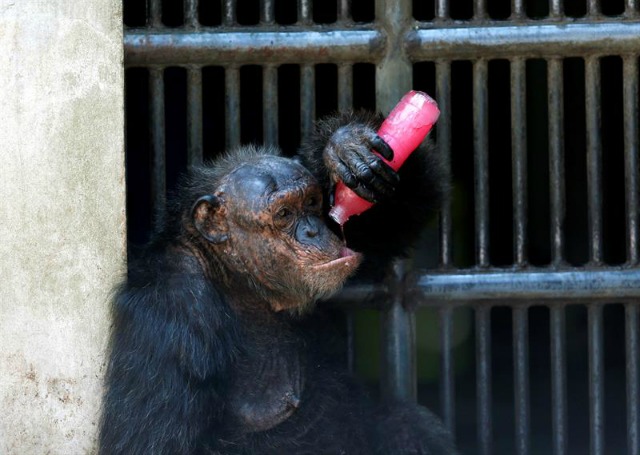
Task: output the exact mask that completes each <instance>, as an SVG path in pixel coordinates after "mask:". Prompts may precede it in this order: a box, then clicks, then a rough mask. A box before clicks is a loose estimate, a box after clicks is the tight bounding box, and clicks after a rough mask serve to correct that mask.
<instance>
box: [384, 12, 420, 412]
mask: <svg viewBox="0 0 640 455" xmlns="http://www.w3.org/2000/svg"><path fill="white" fill-rule="evenodd" d="M375 18H376V22H377V23H378V24H379V25H380V27H382V28H383V29H384V30H385V31H386V33H387V36H388V41H389V43H388V48H387V49H388V50H389V51H388V52H387V54H386V56H385V58H384V59H383V60H382V61H381V62H379V63H378V65H377V67H376V107H377V109H378V110H380V111H381V112H382V113H385V114H386V113H388V112H389V111H391V109H393V106H395V104H396V103H397V102H398V101H399V100H400V98H402V96H403V95H404V94H405V93H406V92H407V91H408V90H410V89H411V86H412V77H413V66H412V64H411V62H410V61H409V59H408V58H407V56H406V55H405V53H404V52H403V51H402V49H403V43H404V34H405V32H406V27H407V26H408V24H409V23H410V21H413V19H412V17H411V2H408V1H402V2H398V1H396V0H375ZM403 271H404V264H403V262H402V261H398V262H397V263H396V264H394V272H395V273H394V275H393V276H392V277H390V279H391V282H392V283H395V284H394V285H395V286H398V287H401V286H403V284H402V283H403V273H404V272H403ZM384 318H385V322H384V325H385V326H386V327H387V331H386V332H383V339H384V343H385V346H386V348H385V349H384V350H383V353H384V356H385V357H384V362H385V364H387V365H389V366H390V369H391V370H394V371H398V375H399V379H400V380H401V381H402V382H401V383H400V384H399V385H398V387H397V388H395V389H393V390H391V391H390V392H389V393H388V394H387V395H386V396H387V398H394V399H406V397H409V398H411V399H412V400H415V396H416V372H415V364H416V362H415V355H416V346H415V337H414V336H413V327H414V326H415V315H414V313H413V312H412V311H409V310H407V309H406V308H405V307H404V306H402V305H399V304H398V302H396V303H395V304H394V308H393V312H390V313H389V314H386V315H384ZM403 378H406V379H403Z"/></svg>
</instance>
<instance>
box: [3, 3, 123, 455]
mask: <svg viewBox="0 0 640 455" xmlns="http://www.w3.org/2000/svg"><path fill="white" fill-rule="evenodd" d="M121 3H122V1H121V0H47V1H42V0H0V49H1V51H0V409H1V410H2V412H0V453H2V454H32V453H33V454H44V453H48V454H65V455H66V454H85V453H92V452H94V451H95V436H96V429H97V419H98V415H99V413H98V412H99V405H100V396H101V381H102V374H103V370H104V349H105V346H106V341H107V333H108V327H109V318H108V316H109V315H108V300H109V292H110V290H111V288H112V286H113V284H114V282H115V281H116V280H117V279H119V278H120V277H121V276H122V275H123V273H124V271H125V261H124V259H125V251H126V250H125V214H124V209H125V201H124V154H123V69H122V11H121Z"/></svg>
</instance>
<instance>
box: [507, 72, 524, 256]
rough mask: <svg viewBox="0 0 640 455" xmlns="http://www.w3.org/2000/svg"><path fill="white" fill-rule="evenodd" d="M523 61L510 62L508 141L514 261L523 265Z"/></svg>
mask: <svg viewBox="0 0 640 455" xmlns="http://www.w3.org/2000/svg"><path fill="white" fill-rule="evenodd" d="M526 88H527V87H526V62H525V61H524V60H523V59H514V60H512V61H511V142H512V148H513V158H512V174H513V183H512V186H513V213H514V217H513V221H514V231H515V232H514V243H515V245H514V250H515V263H516V265H518V266H521V267H523V266H525V265H526V264H527V243H528V242H527V196H528V192H527V119H526V111H527V100H526Z"/></svg>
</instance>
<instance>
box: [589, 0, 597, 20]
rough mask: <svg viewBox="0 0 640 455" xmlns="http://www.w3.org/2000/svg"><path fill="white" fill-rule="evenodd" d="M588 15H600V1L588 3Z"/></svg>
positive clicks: (594, 0)
mask: <svg viewBox="0 0 640 455" xmlns="http://www.w3.org/2000/svg"><path fill="white" fill-rule="evenodd" d="M587 15H589V16H598V15H600V0H589V2H588V3H587Z"/></svg>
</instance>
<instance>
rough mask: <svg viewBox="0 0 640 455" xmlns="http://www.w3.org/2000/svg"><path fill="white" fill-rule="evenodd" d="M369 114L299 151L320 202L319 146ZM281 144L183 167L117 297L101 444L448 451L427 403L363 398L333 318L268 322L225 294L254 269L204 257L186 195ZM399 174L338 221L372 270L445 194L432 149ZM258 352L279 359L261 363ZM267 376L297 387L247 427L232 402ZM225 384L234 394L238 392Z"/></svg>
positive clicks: (120, 450) (239, 289)
mask: <svg viewBox="0 0 640 455" xmlns="http://www.w3.org/2000/svg"><path fill="white" fill-rule="evenodd" d="M379 122H380V119H379V117H375V118H374V117H371V116H368V115H364V114H346V115H341V116H337V117H333V118H331V119H329V120H327V121H324V122H321V123H319V125H318V129H317V131H316V133H315V134H314V135H313V137H312V138H311V140H310V141H309V142H308V143H306V144H305V145H304V146H303V147H302V149H301V152H300V154H299V157H298V159H299V160H300V162H302V163H303V165H304V166H305V167H306V168H307V169H309V170H310V171H311V173H312V174H313V175H314V176H315V177H316V178H317V180H318V181H319V182H320V183H321V185H322V188H323V191H324V193H325V195H326V196H327V197H326V199H327V200H328V195H329V192H330V191H331V182H330V181H329V176H328V174H327V172H326V171H325V167H324V164H323V159H322V152H323V149H324V146H325V144H326V143H327V141H328V140H329V138H330V137H331V135H332V134H333V133H334V132H335V131H336V129H337V128H339V127H341V126H344V125H364V127H366V128H377V126H378V125H379ZM356 139H357V138H356ZM277 153H278V152H277V151H276V150H273V149H271V150H266V149H261V148H258V149H253V148H244V149H241V150H239V151H236V152H233V153H231V154H230V155H228V156H227V157H226V158H224V159H222V160H219V161H217V162H214V163H212V164H211V165H210V166H204V167H201V168H197V169H194V170H192V171H190V173H189V174H188V175H187V177H186V178H185V179H184V180H183V182H182V184H181V185H180V186H179V188H178V190H177V191H176V192H175V194H174V195H173V196H172V197H170V200H169V202H168V206H167V210H166V212H165V213H164V215H163V221H164V223H163V225H162V229H161V230H160V232H159V233H157V235H156V236H155V238H154V240H153V241H152V242H151V243H150V245H149V246H148V247H147V248H146V249H145V251H144V253H143V254H142V255H141V257H140V258H139V259H137V260H135V261H134V262H132V263H131V265H130V271H129V277H128V280H127V282H126V283H124V284H123V285H122V286H121V288H120V289H119V291H118V293H117V297H116V298H115V300H114V305H113V330H112V338H111V344H110V357H109V365H108V370H107V375H106V393H105V397H104V405H103V414H102V419H101V425H100V440H99V444H100V452H101V453H103V454H105V455H106V454H200V453H215V454H218V453H219V454H222V453H225V454H226V453H229V454H372V453H379V454H403V453H406V454H448V453H454V448H453V444H452V442H451V441H450V438H449V436H448V435H447V434H446V431H445V430H444V429H443V427H442V425H441V423H440V422H439V421H438V419H437V418H436V417H434V416H433V415H432V414H431V413H429V412H428V411H427V410H426V409H424V408H421V407H419V406H415V405H412V404H403V403H393V404H385V405H377V404H375V403H374V402H373V401H371V400H370V399H369V398H368V397H367V394H366V393H365V391H364V390H363V389H362V388H361V387H360V386H359V385H358V384H357V383H356V382H355V381H354V380H353V379H352V378H351V377H349V375H348V374H347V373H346V371H345V370H344V368H343V366H342V365H341V363H340V362H338V361H336V359H337V358H339V356H337V355H336V353H335V352H333V351H332V349H331V346H332V345H333V344H332V343H331V341H330V340H329V339H328V337H329V336H330V334H331V332H332V330H331V327H328V326H325V325H324V324H323V323H322V322H324V320H323V319H321V316H320V315H317V314H315V313H309V314H307V315H306V316H305V317H300V316H298V315H297V314H295V313H292V312H287V311H283V312H278V313H272V314H270V315H268V316H266V318H267V319H268V322H267V323H265V322H264V321H265V320H264V319H260V318H264V317H265V316H261V315H257V314H256V315H254V314H252V313H251V311H240V312H239V311H237V310H235V309H234V308H235V307H233V306H232V305H231V304H230V298H231V297H233V296H236V297H237V296H239V295H244V294H243V293H247V292H251V293H254V292H258V293H259V292H260V291H259V287H260V286H259V285H258V284H256V283H255V282H254V281H255V280H254V279H253V277H251V276H240V277H230V272H229V270H226V269H225V266H224V265H223V264H222V262H221V261H220V260H219V258H216V257H215V255H212V254H210V253H208V252H207V251H208V250H207V245H206V240H204V239H202V238H199V237H198V236H197V235H195V234H194V231H193V230H190V229H188V228H185V226H189V216H190V213H191V208H192V206H193V204H194V202H195V201H196V200H197V199H198V198H199V197H200V196H202V195H206V194H208V193H210V192H212V191H213V190H214V189H215V187H216V185H217V184H218V183H219V182H220V180H221V179H222V178H223V176H225V175H227V174H228V173H229V172H232V171H233V170H234V169H237V168H238V166H240V165H242V164H244V163H247V162H251V161H252V160H256V159H260V157H263V156H264V155H265V154H267V155H277ZM400 177H401V180H400V185H399V187H398V188H397V190H396V192H395V195H394V196H393V197H392V198H391V199H387V200H385V201H382V202H380V203H379V204H377V205H376V206H375V207H374V208H372V209H371V210H370V211H368V212H367V213H365V214H363V215H361V216H360V217H358V218H355V219H353V220H351V221H349V222H348V223H347V224H346V226H345V234H346V238H347V242H348V244H349V246H350V247H351V248H352V249H355V250H357V251H361V252H363V253H364V254H365V261H366V267H365V268H366V269H367V270H369V271H374V272H378V271H381V270H384V269H385V267H386V265H387V264H388V263H389V262H390V261H391V260H392V259H393V258H394V257H397V256H400V255H402V254H405V253H406V252H407V251H408V249H409V248H410V246H411V245H412V244H413V243H414V242H415V240H416V239H417V236H418V234H419V232H420V229H421V228H422V226H423V225H424V223H425V221H426V220H427V219H428V217H429V216H430V215H431V213H432V211H433V209H434V208H436V207H437V205H438V202H439V200H440V199H441V197H442V195H443V193H444V190H445V188H444V185H443V179H442V178H441V174H440V168H439V166H438V163H437V160H436V159H435V155H434V154H433V153H432V152H428V151H426V149H424V150H421V151H418V152H416V153H415V154H414V155H413V156H412V157H411V159H410V162H407V164H406V165H405V166H404V168H403V170H402V171H401V172H400ZM203 264H206V265H203ZM282 273H286V271H285V270H283V271H282ZM240 275H241V274H240ZM229 283H232V285H230V284H229ZM257 321H258V322H257ZM265 358H268V359H270V361H271V362H272V363H273V362H275V363H276V366H275V367H273V368H272V369H269V368H268V367H267V370H266V371H263V370H262V369H261V368H262V366H261V365H263V364H262V363H260V362H264V359H265ZM278 362H282V367H281V366H280V365H279V364H278ZM256 365H258V366H256ZM282 369H284V370H287V371H286V372H285V373H282ZM289 370H291V371H289ZM269 374H272V375H273V374H275V375H276V379H275V380H274V379H272V381H278V380H279V379H278V378H280V377H283V378H286V379H290V378H291V385H292V387H293V389H294V390H298V389H297V385H298V384H297V382H296V381H302V382H303V387H302V390H303V391H302V392H301V396H300V397H299V403H298V404H297V405H296V406H297V408H296V409H295V411H294V412H293V413H292V414H291V415H290V416H289V417H287V418H286V419H284V421H282V423H279V424H278V425H275V426H273V427H272V428H269V429H265V430H263V431H253V430H251V429H248V428H247V427H245V426H243V424H242V422H241V421H239V419H238V417H237V413H235V411H236V404H234V403H235V402H236V401H237V400H240V402H241V404H242V402H243V400H244V399H245V396H246V397H251V396H252V394H255V395H256V397H255V398H247V400H248V403H249V404H250V405H252V404H255V403H254V401H257V405H260V404H261V403H260V400H261V399H262V398H261V397H262V396H266V395H265V394H268V393H269V390H264V387H263V388H260V387H261V381H264V384H266V386H267V387H270V385H277V383H276V382H273V383H270V382H269V379H268V375H269ZM265 375H266V376H265ZM280 375H282V376H280ZM245 383H248V384H249V385H247V386H244V385H242V384H245ZM252 383H253V384H254V385H252ZM239 384H240V385H239ZM264 384H262V386H263V385H264ZM234 387H235V388H238V387H239V388H240V393H239V394H236V395H234V392H233V391H234ZM278 390H279V389H278ZM278 390H277V391H278ZM287 390H288V389H287ZM256 391H257V392H256ZM277 391H276V392H277ZM234 397H235V398H234ZM234 400H236V401H234ZM252 400H254V401H252ZM269 403H270V402H269ZM269 403H268V404H269Z"/></svg>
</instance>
